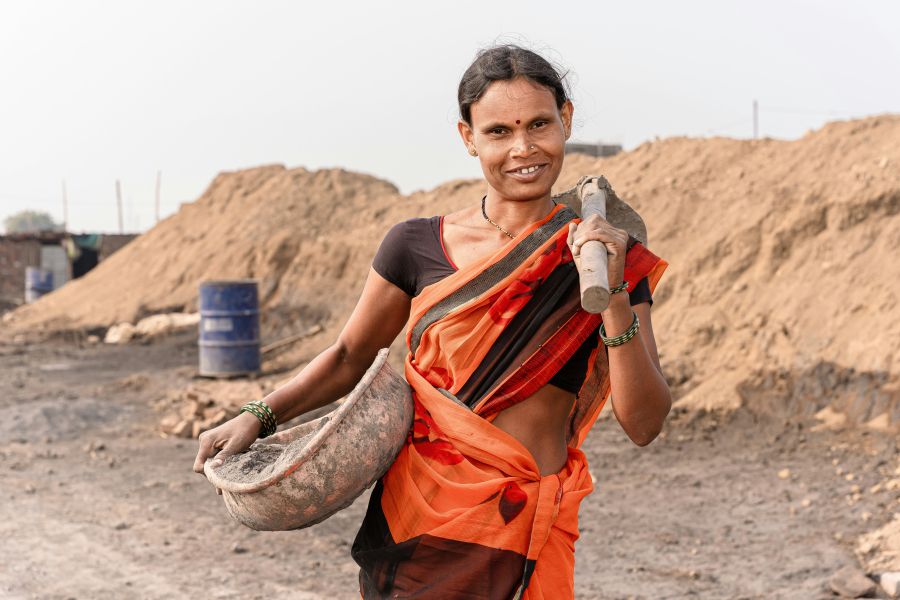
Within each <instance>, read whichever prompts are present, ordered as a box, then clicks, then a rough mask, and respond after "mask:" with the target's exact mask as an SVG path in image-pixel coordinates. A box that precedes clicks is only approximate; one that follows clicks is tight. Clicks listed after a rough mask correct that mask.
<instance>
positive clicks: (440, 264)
mask: <svg viewBox="0 0 900 600" xmlns="http://www.w3.org/2000/svg"><path fill="white" fill-rule="evenodd" d="M442 229H443V217H442V216H434V217H430V218H423V217H419V218H414V219H409V220H407V221H403V222H401V223H397V224H396V225H394V226H393V227H391V229H390V230H389V231H388V233H387V235H386V236H385V237H384V240H382V242H381V245H380V246H379V247H378V251H377V252H376V253H375V258H374V260H373V261H372V267H373V268H374V269H375V271H376V272H377V273H378V274H379V275H381V276H382V277H384V278H385V279H386V280H388V281H390V282H391V283H393V284H394V285H396V286H397V287H398V288H400V289H401V290H403V291H404V292H406V294H407V295H408V296H410V297H414V296H418V295H419V294H420V293H421V292H422V290H423V289H424V288H425V287H426V286H429V285H431V284H433V283H437V282H438V281H440V280H441V279H443V278H445V277H447V276H449V275H452V274H453V273H455V272H456V271H457V270H458V269H457V268H456V265H454V264H453V261H452V260H451V259H450V257H449V256H448V255H447V252H446V251H445V250H444V242H443V236H442V235H441V233H442ZM629 297H630V299H631V305H632V306H634V305H635V304H640V303H641V302H648V303H650V304H653V298H652V297H651V295H650V284H649V282H648V281H647V278H646V277H645V278H643V279H641V280H640V281H639V282H638V283H637V285H636V286H635V288H634V290H633V291H631V292H630V293H629ZM599 334H600V329H599V327H598V328H597V330H596V332H595V333H594V334H592V335H590V336H588V338H587V340H585V342H584V343H583V344H582V345H581V347H579V348H578V350H576V351H575V353H574V354H573V355H572V357H571V358H570V359H569V361H568V362H567V363H566V364H565V365H564V366H563V367H562V368H561V369H560V370H559V371H558V372H557V373H556V375H554V376H553V378H552V379H551V380H550V383H551V384H553V385H555V386H557V387H559V388H562V389H564V390H566V391H569V392H572V393H577V392H578V390H580V389H581V385H582V384H583V383H584V380H585V378H586V376H587V363H588V359H589V358H590V355H591V351H592V350H593V349H594V348H596V347H597V344H598V343H599V339H600V338H599Z"/></svg>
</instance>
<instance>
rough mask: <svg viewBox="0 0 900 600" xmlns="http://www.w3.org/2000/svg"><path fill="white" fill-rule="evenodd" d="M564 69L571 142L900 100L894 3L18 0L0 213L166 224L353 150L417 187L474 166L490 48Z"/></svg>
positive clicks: (9, 34)
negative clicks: (471, 123)
mask: <svg viewBox="0 0 900 600" xmlns="http://www.w3.org/2000/svg"><path fill="white" fill-rule="evenodd" d="M496 41H515V42H518V43H524V44H527V45H528V46H529V47H531V48H532V49H535V50H538V51H540V52H542V53H544V54H545V55H546V56H548V57H550V58H552V59H553V60H555V61H556V62H559V63H561V64H563V65H564V66H565V67H567V68H569V69H570V70H571V75H570V77H571V81H570V83H571V85H572V88H573V92H574V94H573V95H574V102H575V116H576V128H575V131H574V135H573V139H577V140H581V141H591V142H594V141H597V140H601V139H602V140H604V141H610V142H618V143H622V144H623V145H624V146H625V147H626V149H629V148H633V147H635V146H637V145H638V144H640V143H641V142H643V141H646V140H648V139H652V138H654V137H655V136H660V137H666V136H672V135H689V136H708V135H713V134H716V135H727V136H733V137H739V138H746V137H750V136H751V135H752V103H753V100H754V99H756V100H758V101H759V106H760V133H761V135H766V136H773V137H777V138H787V139H792V138H796V137H799V136H801V135H803V134H804V133H805V132H806V131H808V130H809V129H814V128H818V127H820V126H821V125H822V124H823V123H825V122H827V121H830V120H836V119H846V118H852V117H860V116H866V115H872V114H878V113H885V112H894V113H896V112H900V2H896V1H893V0H884V1H881V2H876V1H871V2H836V1H811V0H810V1H799V0H772V1H770V0H765V1H760V0H756V1H752V2H751V1H747V2H722V1H703V2H701V1H696V2H692V1H683V2H671V1H654V2H627V3H626V2H601V1H596V0H595V1H592V2H580V3H566V2H530V1H520V2H516V3H501V2H484V1H479V2H475V1H464V0H457V1H455V2H423V1H421V0H419V1H417V2H341V1H332V2H322V1H319V2H316V3H312V2H302V1H299V0H297V1H294V2H276V1H267V0H256V1H253V2H249V1H247V2H237V1H225V0H217V1H195V0H191V1H184V0H182V1H180V2H174V1H163V0H155V1H153V2H149V1H147V2H133V1H128V0H120V1H117V2H87V1H74V0H64V1H59V2H42V1H29V2H3V3H2V4H0V222H2V219H3V218H4V217H6V216H8V215H10V214H12V213H15V212H18V211H20V210H23V209H26V208H30V209H35V210H45V211H48V212H50V213H51V214H52V215H53V216H54V218H56V219H57V220H58V221H61V220H62V217H63V211H62V199H61V198H62V181H63V180H65V181H66V185H67V189H68V197H69V228H70V229H71V230H73V231H108V232H115V231H117V230H118V218H117V213H116V196H115V181H116V179H119V180H121V182H122V189H123V197H124V204H125V211H124V213H125V215H124V217H125V218H124V221H125V229H126V230H127V231H145V230H147V229H148V228H150V227H152V225H153V224H154V222H155V217H154V208H153V206H154V188H155V181H156V173H157V171H161V172H162V202H161V207H162V216H166V215H169V214H172V213H173V212H175V211H177V209H178V206H179V204H180V203H182V202H190V201H193V200H194V199H196V198H197V197H198V196H199V195H200V194H201V193H202V191H203V190H204V189H205V187H206V186H207V185H208V184H209V182H210V181H211V180H212V178H213V177H214V176H215V175H216V173H218V172H219V171H222V170H233V169H240V168H245V167H251V166H256V165H260V164H270V163H281V164H284V165H286V166H288V167H296V166H305V167H307V168H319V167H332V166H341V167H344V168H347V169H351V170H356V171H362V172H367V173H372V174H375V175H377V176H379V177H382V178H385V179H387V180H389V181H392V182H393V183H395V184H396V185H398V186H399V187H400V189H401V190H402V191H403V192H410V191H414V190H416V189H421V188H430V187H433V186H435V185H437V184H439V183H441V182H443V181H446V180H448V179H452V178H457V177H478V176H480V174H481V172H480V169H479V168H478V165H477V159H473V158H471V157H469V156H468V154H467V153H466V151H465V149H464V147H463V146H462V143H461V142H460V141H459V138H458V135H457V132H456V120H457V107H456V87H457V85H458V83H459V78H460V76H461V75H462V73H463V71H464V70H465V69H466V67H467V66H468V65H469V63H470V62H471V60H472V59H473V58H474V56H475V53H476V51H477V50H478V49H479V48H482V47H484V46H487V45H490V44H492V43H494V42H496Z"/></svg>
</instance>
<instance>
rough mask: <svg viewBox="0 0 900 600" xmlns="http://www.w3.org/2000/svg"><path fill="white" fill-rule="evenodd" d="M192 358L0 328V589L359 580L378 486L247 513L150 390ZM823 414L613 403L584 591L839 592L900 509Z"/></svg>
mask: <svg viewBox="0 0 900 600" xmlns="http://www.w3.org/2000/svg"><path fill="white" fill-rule="evenodd" d="M196 364H197V353H196V341H195V337H194V336H192V335H188V334H182V335H175V336H170V337H168V338H164V339H162V340H159V341H156V342H154V343H153V344H149V345H133V346H124V347H123V346H116V347H111V346H103V345H99V346H86V345H84V344H83V343H82V342H80V341H78V340H72V339H69V340H61V339H57V340H55V341H45V342H41V343H35V344H24V343H16V344H13V343H10V342H3V343H0V373H2V376H0V409H2V419H0V539H2V540H3V541H2V543H0V597H2V598H9V599H26V598H27V599H31V598H41V599H44V598H48V599H69V598H77V599H79V600H81V599H86V600H95V599H96V600H100V599H105V598H115V599H119V598H136V599H144V598H146V599H155V598H166V599H178V598H201V599H205V598H241V599H249V598H260V599H261V598H289V599H315V598H354V597H358V596H357V595H356V589H357V586H356V572H357V569H356V566H355V565H354V563H353V561H352V560H351V559H350V544H351V543H352V540H353V537H354V534H355V533H356V529H357V527H358V524H359V522H360V521H361V519H362V514H363V510H364V506H365V496H364V497H363V498H361V499H360V500H358V501H357V502H356V503H355V504H354V505H353V506H352V507H350V508H349V509H347V510H345V511H343V512H341V513H339V514H338V515H336V516H334V517H332V518H331V519H329V520H327V521H325V522H324V523H322V524H320V525H317V526H315V527H313V528H311V529H307V530H302V531H293V532H276V533H270V532H254V531H252V530H249V529H247V528H245V527H243V526H241V525H238V524H237V523H235V522H233V521H232V520H231V519H230V517H229V516H228V514H227V513H226V511H225V507H224V505H223V503H222V500H221V498H220V497H219V496H217V495H216V493H215V491H214V489H213V488H212V487H211V486H210V485H209V483H207V482H206V480H205V479H204V478H203V477H202V476H200V475H197V474H195V473H193V472H192V471H191V464H192V461H193V458H194V456H195V453H196V441H195V440H185V439H177V438H163V437H161V436H160V434H159V433H157V431H156V426H157V422H158V419H159V416H160V415H159V414H158V413H157V412H156V411H155V410H154V409H153V408H152V404H153V402H154V401H155V400H157V399H158V398H160V397H162V396H163V395H164V394H165V392H166V390H168V389H172V388H177V387H179V386H183V385H185V384H187V383H189V382H190V380H191V377H192V376H193V375H194V372H195V366H196ZM810 425H812V423H808V422H791V423H784V422H777V423H775V422H761V421H757V420H755V419H754V418H753V417H752V416H751V415H749V414H747V413H736V414H734V415H732V416H731V417H728V418H722V417H715V416H713V415H696V414H695V415H688V414H676V415H672V416H671V418H670V420H669V422H668V424H667V426H666V429H665V431H664V433H663V435H662V436H660V438H659V439H657V440H656V441H654V442H653V443H652V444H651V445H650V446H648V447H646V448H639V447H637V446H635V445H633V444H632V443H631V442H630V441H628V439H627V438H626V437H625V434H624V433H623V432H622V430H621V428H620V427H619V426H618V424H617V423H616V422H615V421H614V420H613V419H610V418H609V413H606V418H605V419H603V420H601V421H600V422H599V423H598V424H597V426H596V427H595V429H594V431H593V432H592V434H591V435H590V436H589V438H588V441H587V443H586V451H587V453H588V455H589V458H590V463H591V468H592V472H593V473H594V475H595V477H596V479H597V489H596V490H595V492H594V494H593V495H591V496H589V497H588V498H587V499H586V500H585V502H584V503H583V505H582V511H581V530H582V537H581V539H580V540H579V542H578V544H577V545H576V549H577V550H576V557H577V566H576V574H575V578H576V590H577V597H578V598H585V599H593V598H603V599H626V598H647V599H649V598H653V599H666V598H702V599H717V598H722V599H732V600H733V599H751V598H753V599H755V598H766V599H772V598H796V599H804V600H807V599H818V598H829V597H831V594H830V592H829V591H828V585H827V581H828V578H829V577H830V576H831V575H832V574H833V573H834V572H835V571H837V570H838V569H839V568H841V567H843V566H845V565H851V564H852V565H856V564H857V560H856V558H855V556H854V553H853V546H854V544H855V541H856V538H857V536H858V535H860V534H862V533H864V532H866V531H869V530H872V529H874V528H876V527H878V526H880V525H882V524H883V523H885V522H886V521H888V520H890V518H891V513H892V512H895V511H898V510H900V504H898V500H900V498H898V492H897V491H893V492H887V491H879V492H876V493H873V492H870V491H869V490H870V488H871V487H872V486H873V485H874V484H875V483H877V482H879V481H882V480H884V479H886V478H888V477H889V476H890V474H891V473H893V471H894V469H895V468H896V464H897V456H898V450H897V444H896V440H894V439H893V438H891V437H889V436H885V435H880V434H877V433H874V432H871V433H867V432H860V431H837V432H835V431H822V432H816V433H813V432H811V431H810ZM784 469H788V470H789V473H788V472H784V471H783V470H784ZM854 486H859V487H858V488H855V487H854ZM857 490H860V493H858V494H855V495H854V492H855V491H857Z"/></svg>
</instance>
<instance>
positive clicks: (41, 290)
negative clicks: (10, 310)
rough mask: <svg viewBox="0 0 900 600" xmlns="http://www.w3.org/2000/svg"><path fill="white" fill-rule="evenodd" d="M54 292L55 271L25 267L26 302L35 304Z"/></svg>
mask: <svg viewBox="0 0 900 600" xmlns="http://www.w3.org/2000/svg"><path fill="white" fill-rule="evenodd" d="M52 291H53V271H50V270H48V269H41V268H39V267H25V302H29V303H30V302H34V301H35V300H37V299H38V298H40V297H41V296H43V295H44V294H49V293H50V292H52Z"/></svg>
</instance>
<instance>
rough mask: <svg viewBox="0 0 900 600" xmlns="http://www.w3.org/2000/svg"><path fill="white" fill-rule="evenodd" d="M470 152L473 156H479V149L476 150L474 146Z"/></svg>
mask: <svg viewBox="0 0 900 600" xmlns="http://www.w3.org/2000/svg"><path fill="white" fill-rule="evenodd" d="M469 154H471V155H472V156H478V150H476V149H475V148H474V147H472V148H469Z"/></svg>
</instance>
